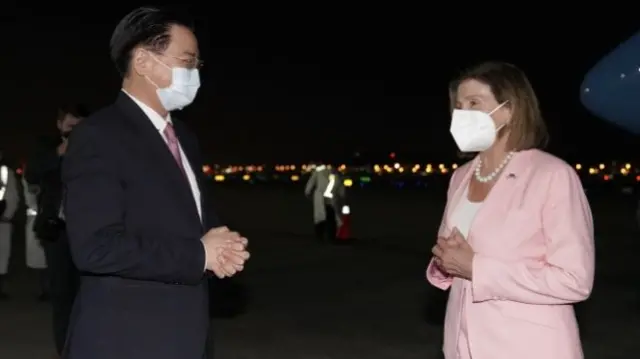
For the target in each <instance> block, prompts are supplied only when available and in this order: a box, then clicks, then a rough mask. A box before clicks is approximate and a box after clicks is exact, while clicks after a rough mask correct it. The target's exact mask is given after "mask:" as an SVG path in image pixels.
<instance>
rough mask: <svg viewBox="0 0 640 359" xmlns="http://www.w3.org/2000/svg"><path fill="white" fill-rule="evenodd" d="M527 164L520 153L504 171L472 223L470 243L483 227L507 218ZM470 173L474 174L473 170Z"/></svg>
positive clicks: (524, 156) (523, 155)
mask: <svg viewBox="0 0 640 359" xmlns="http://www.w3.org/2000/svg"><path fill="white" fill-rule="evenodd" d="M525 163H526V154H525V153H522V152H519V153H516V155H515V156H514V157H513V158H512V159H511V161H510V162H509V163H508V164H507V166H506V167H505V168H504V169H503V172H502V174H501V175H500V177H498V179H497V181H496V183H495V184H494V185H493V188H491V191H489V194H488V195H487V197H486V198H485V200H484V202H483V204H482V206H481V207H480V209H479V210H478V213H477V214H476V216H475V218H474V219H473V221H472V223H471V227H470V229H469V238H468V240H469V242H472V239H471V238H472V237H473V233H474V232H475V231H478V230H480V231H482V226H483V225H495V224H496V223H501V221H502V220H503V219H504V218H505V216H506V214H507V213H508V212H509V209H510V208H511V203H512V201H513V200H514V198H513V196H514V193H515V191H516V189H517V186H518V185H519V184H521V183H522V181H523V177H524V170H525V169H526V168H524V167H526V166H525V165H524V164H525ZM474 168H475V167H474ZM470 172H471V173H473V170H471V171H470ZM469 177H471V176H469Z"/></svg>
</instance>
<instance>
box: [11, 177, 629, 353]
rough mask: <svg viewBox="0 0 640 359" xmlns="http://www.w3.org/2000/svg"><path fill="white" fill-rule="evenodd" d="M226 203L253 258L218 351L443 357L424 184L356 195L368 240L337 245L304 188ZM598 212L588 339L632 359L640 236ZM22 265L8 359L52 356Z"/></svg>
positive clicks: (625, 217) (621, 218) (614, 213)
mask: <svg viewBox="0 0 640 359" xmlns="http://www.w3.org/2000/svg"><path fill="white" fill-rule="evenodd" d="M218 199H219V202H220V206H221V208H222V209H223V210H222V211H221V212H222V213H223V217H224V218H226V219H227V221H229V222H230V223H235V224H236V226H237V227H238V228H240V229H242V230H243V231H244V232H245V233H247V234H248V235H249V237H250V240H251V241H252V251H253V254H254V256H253V258H252V261H251V265H249V266H248V268H247V270H246V272H245V273H244V274H243V275H242V276H241V277H239V278H238V279H237V282H238V283H237V284H238V285H242V286H243V287H244V288H246V289H247V293H248V297H249V304H248V306H247V310H246V313H244V314H243V315H240V316H237V317H235V318H232V319H217V320H214V325H215V327H216V332H215V339H216V352H217V353H216V354H217V357H218V358H222V359H243V358H247V359H257V358H259V359H271V358H273V359H276V358H277V359H289V358H291V359H294V358H295V359H298V358H300V359H315V358H317V359H339V358H345V359H346V358H350V359H353V358H371V359H386V358H389V359H396V358H397V359H411V358H421V359H428V358H439V347H440V340H441V327H440V326H439V325H438V324H437V323H433V320H431V321H427V320H425V317H427V316H429V317H430V318H432V317H437V314H438V313H439V312H440V309H441V307H442V305H443V304H442V298H441V296H438V294H439V293H438V292H436V291H433V290H431V289H430V288H429V287H428V286H427V285H426V283H425V281H424V279H423V270H424V266H425V263H426V261H427V258H428V255H427V253H428V252H427V249H428V244H429V241H430V240H431V239H430V238H431V236H433V233H434V231H435V226H436V224H437V222H438V220H439V216H440V211H441V209H442V202H441V201H440V200H438V199H436V198H434V197H433V196H431V195H430V194H429V193H428V192H427V191H424V192H383V191H375V192H362V193H355V194H354V196H353V199H352V201H353V203H352V207H353V208H354V221H355V224H354V227H355V231H356V233H357V234H358V235H359V237H362V238H363V240H362V241H361V242H360V243H359V244H357V245H354V246H339V247H336V246H328V245H320V244H317V243H314V242H313V241H312V239H311V237H310V236H309V233H310V230H309V228H308V226H307V221H308V219H309V218H308V217H309V213H308V208H307V203H305V202H304V200H302V199H300V198H299V192H295V191H292V190H285V189H261V190H257V189H232V188H224V189H221V190H220V193H219V194H218ZM593 207H594V213H595V217H596V223H597V232H598V236H597V242H598V247H599V248H598V249H599V252H598V255H599V258H598V260H599V266H598V277H597V280H596V289H595V291H594V295H593V297H592V299H591V300H590V301H589V302H587V304H586V305H585V306H584V307H583V308H581V311H582V312H583V314H582V318H583V322H584V327H585V329H586V334H587V335H586V338H585V345H584V346H585V350H586V353H587V358H594V359H595V358H598V359H599V358H605V359H609V358H611V359H615V358H625V359H626V358H629V357H633V356H635V355H636V353H638V352H639V351H640V341H638V338H640V317H639V316H638V308H639V307H640V298H639V297H638V296H637V295H636V294H635V291H634V290H633V289H632V288H630V287H629V285H628V283H629V282H630V283H636V284H637V283H640V281H639V280H638V273H639V272H640V269H638V266H637V264H636V263H637V262H638V260H637V258H638V257H639V254H640V240H638V239H640V238H639V235H638V233H637V231H636V230H635V229H634V222H633V213H632V209H633V207H632V202H631V201H630V200H629V199H624V198H616V199H615V200H612V199H607V200H604V199H598V200H594V201H593ZM15 252H16V259H17V260H20V259H21V256H22V255H21V254H20V253H21V252H20V250H19V249H18V250H16V251H15ZM15 268H16V269H15V271H14V273H15V274H14V276H13V277H12V278H11V290H12V292H13V294H14V299H13V300H12V301H10V302H7V303H0V359H23V358H24V359H39V358H51V354H52V349H51V340H50V339H49V318H48V308H47V306H46V304H40V303H37V302H36V301H35V300H34V299H32V294H33V289H34V288H35V279H34V278H33V276H32V275H31V274H29V273H28V272H27V271H25V270H23V269H20V266H19V265H16V266H15ZM425 312H427V313H430V314H429V315H425ZM434 313H435V315H434ZM432 319H433V318H432Z"/></svg>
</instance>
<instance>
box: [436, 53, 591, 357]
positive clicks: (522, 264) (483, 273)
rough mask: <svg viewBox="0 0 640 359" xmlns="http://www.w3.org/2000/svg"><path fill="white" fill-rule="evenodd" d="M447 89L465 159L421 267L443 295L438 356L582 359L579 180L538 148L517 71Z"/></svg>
mask: <svg viewBox="0 0 640 359" xmlns="http://www.w3.org/2000/svg"><path fill="white" fill-rule="evenodd" d="M449 91H450V95H451V96H450V98H451V107H452V109H453V115H452V119H451V134H452V135H453V139H454V140H455V142H456V144H457V145H458V148H459V149H460V151H462V152H464V153H468V154H474V155H475V158H474V159H473V160H472V161H470V162H468V163H467V164H465V165H464V166H462V167H460V168H459V169H457V170H456V171H455V172H454V173H453V176H452V177H451V183H450V185H449V191H448V195H447V199H448V200H447V206H446V210H445V213H444V216H443V220H442V224H441V226H440V230H439V232H438V239H437V244H436V245H435V246H434V247H433V254H434V257H433V259H432V260H431V262H430V263H429V267H428V268H427V278H428V280H429V281H430V282H431V283H432V284H433V285H435V286H436V287H438V288H441V289H444V290H446V289H451V292H450V294H449V300H448V304H447V313H446V319H445V326H444V355H445V358H447V359H454V358H462V359H469V358H491V359H516V358H517V359H540V358H544V359H580V358H583V353H582V347H581V343H580V337H579V334H578V326H577V324H576V318H575V315H574V310H573V306H572V304H573V303H576V302H580V301H584V300H585V299H587V298H588V297H589V295H590V293H591V289H592V287H593V277H594V266H595V264H594V261H595V258H594V242H593V220H592V217H591V210H590V208H589V203H588V202H587V199H586V198H585V194H584V190H583V188H582V185H581V183H580V179H579V178H578V175H577V174H576V172H575V170H574V169H573V168H572V167H571V166H569V165H568V164H567V163H565V162H564V161H562V160H560V159H558V158H556V157H554V156H552V155H550V154H548V153H546V152H543V151H541V150H539V149H538V148H540V147H542V146H543V145H544V144H545V143H546V140H547V130H546V127H545V123H544V121H543V119H542V116H541V113H540V108H539V106H538V100H537V97H536V94H535V93H534V91H533V89H532V87H531V85H530V84H529V81H528V80H527V78H526V76H525V74H524V73H523V72H522V71H521V70H520V69H518V68H517V67H515V66H513V65H510V64H505V63H500V62H489V63H484V64H481V65H478V66H476V67H474V68H471V69H470V70H468V71H466V72H464V73H463V74H462V75H461V76H460V77H459V78H457V79H456V80H454V81H453V82H452V83H451V85H450V88H449Z"/></svg>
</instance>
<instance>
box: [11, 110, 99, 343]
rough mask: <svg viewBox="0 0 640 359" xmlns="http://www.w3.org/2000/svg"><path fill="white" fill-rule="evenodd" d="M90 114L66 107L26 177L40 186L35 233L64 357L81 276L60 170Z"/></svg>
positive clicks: (56, 337)
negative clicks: (64, 207) (64, 210)
mask: <svg viewBox="0 0 640 359" xmlns="http://www.w3.org/2000/svg"><path fill="white" fill-rule="evenodd" d="M87 114H88V111H87V110H86V109H85V108H84V107H83V106H82V105H79V104H63V105H62V106H60V107H59V108H58V111H57V117H56V127H57V133H56V134H55V135H52V136H51V137H50V138H43V139H41V140H40V142H39V143H38V144H37V148H36V151H35V153H34V154H32V157H31V158H30V159H29V160H28V161H27V165H26V167H25V173H24V177H25V180H26V181H27V183H28V184H29V185H30V186H37V188H38V195H37V207H38V214H37V215H36V217H35V219H34V220H33V227H32V229H33V233H34V234H35V236H36V237H37V238H38V240H40V241H41V243H42V245H43V247H44V252H45V258H46V261H47V266H48V267H49V269H48V275H49V289H50V290H49V295H50V299H51V307H52V324H53V337H54V342H55V345H56V350H57V352H58V354H61V353H62V348H63V347H64V342H65V339H66V337H67V330H68V328H69V316H70V315H71V308H72V307H73V301H74V300H75V297H76V294H77V292H78V282H79V280H80V274H79V273H78V269H77V268H76V266H75V265H74V264H73V261H72V259H71V252H70V251H69V240H68V238H67V231H66V229H65V227H66V222H65V219H64V216H63V213H62V197H63V188H62V181H61V174H60V166H61V164H62V162H63V161H64V158H65V157H66V153H67V145H68V143H69V136H70V135H71V133H72V132H73V130H74V128H75V126H76V125H77V124H78V123H80V121H82V119H83V118H84V117H86V116H87Z"/></svg>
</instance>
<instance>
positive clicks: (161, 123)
mask: <svg viewBox="0 0 640 359" xmlns="http://www.w3.org/2000/svg"><path fill="white" fill-rule="evenodd" d="M122 92H124V93H125V94H126V95H127V96H129V97H130V98H131V99H132V100H133V102H135V103H136V105H138V107H140V109H141V110H142V112H144V114H145V115H147V117H148V118H149V120H151V123H153V125H154V126H155V128H157V129H158V131H159V132H160V133H162V132H163V131H164V129H165V127H167V123H171V114H167V117H166V118H163V117H162V116H160V114H159V113H157V112H156V111H155V110H154V109H152V108H151V107H149V106H147V105H146V104H144V103H143V102H142V101H140V100H138V99H137V98H135V97H134V96H133V95H131V94H130V93H128V92H127V91H125V90H124V89H122Z"/></svg>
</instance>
